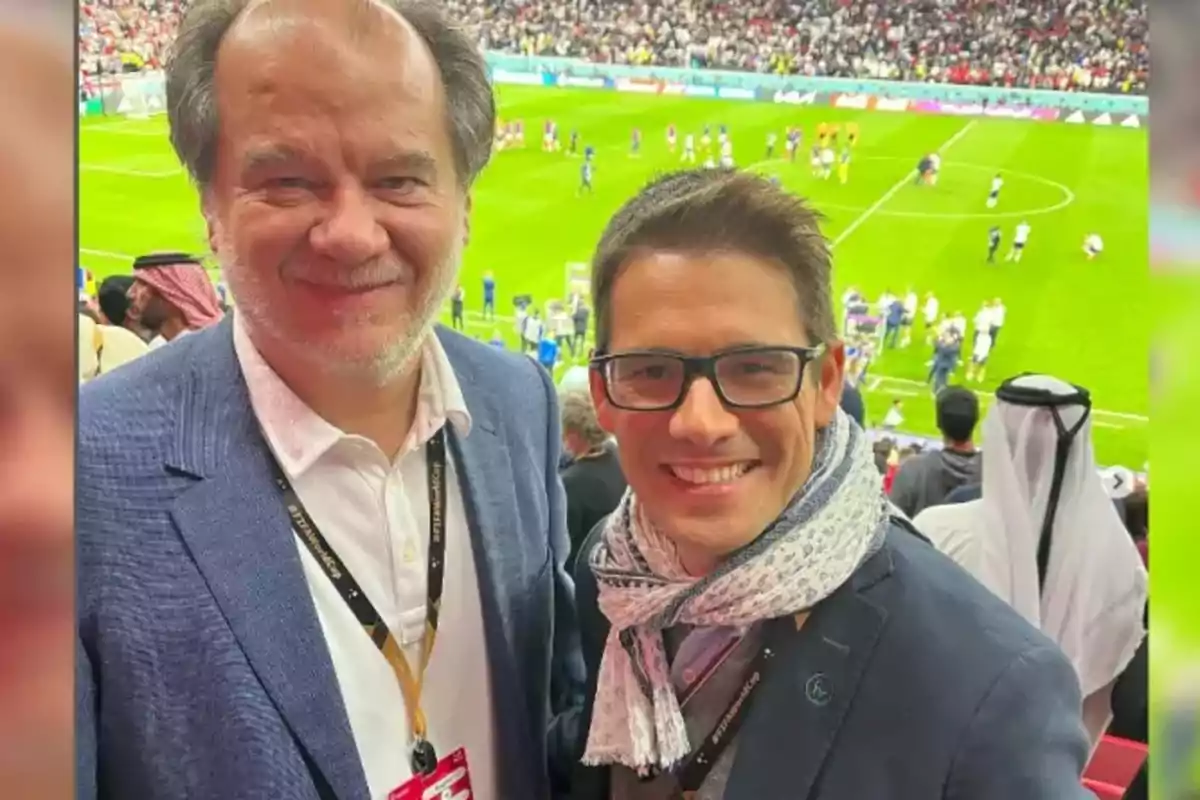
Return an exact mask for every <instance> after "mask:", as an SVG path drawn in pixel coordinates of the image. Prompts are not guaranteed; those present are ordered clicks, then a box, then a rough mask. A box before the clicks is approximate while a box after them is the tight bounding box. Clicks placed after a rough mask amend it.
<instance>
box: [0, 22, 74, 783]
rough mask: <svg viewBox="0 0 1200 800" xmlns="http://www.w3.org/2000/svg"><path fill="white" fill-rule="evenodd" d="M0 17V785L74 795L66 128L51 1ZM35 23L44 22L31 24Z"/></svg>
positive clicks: (70, 232) (64, 39)
mask: <svg viewBox="0 0 1200 800" xmlns="http://www.w3.org/2000/svg"><path fill="white" fill-rule="evenodd" d="M6 11H8V14H7V15H6V16H5V17H4V19H3V21H2V24H0V75H3V77H2V78H0V91H3V100H4V113H5V115H6V119H5V122H4V147H3V148H0V181H2V182H3V186H4V192H3V194H2V195H0V247H2V248H3V251H4V258H3V259H0V279H2V280H3V282H4V285H5V287H6V291H4V292H2V293H0V386H3V390H2V393H3V411H2V412H0V426H2V429H3V432H2V433H0V439H2V440H3V447H0V672H3V678H2V679H0V787H3V788H2V789H0V794H2V795H3V796H4V797H5V798H13V800H16V798H22V799H24V798H29V800H40V799H41V798H66V797H73V796H74V792H73V788H74V787H73V773H72V769H71V764H72V750H73V738H74V737H73V736H72V733H73V729H74V728H73V719H72V717H73V713H74V708H73V706H74V703H73V700H72V698H73V692H72V685H73V683H74V678H73V675H74V664H73V662H74V657H73V652H74V649H75V646H74V642H75V621H74V617H75V614H74V602H73V597H72V595H73V591H72V590H73V586H74V580H73V562H74V553H75V542H74V537H73V532H72V524H73V516H74V498H73V493H74V480H73V474H74V463H73V462H74V452H73V450H74V443H75V390H76V387H77V382H76V378H75V364H74V361H75V341H74V333H75V316H74V315H73V313H72V311H71V307H70V306H67V305H66V304H65V303H61V304H60V302H59V299H61V300H66V298H68V297H70V296H71V293H72V291H73V288H72V287H73V283H74V281H73V278H72V271H73V270H72V267H73V266H74V263H75V259H76V257H77V253H76V251H75V214H74V211H75V192H74V189H75V176H74V166H73V163H74V153H75V144H74V137H73V132H74V130H75V120H74V111H73V103H72V93H73V92H72V88H71V73H72V67H71V53H70V50H69V47H70V44H69V38H68V36H66V35H65V34H66V31H67V30H68V29H69V27H68V26H69V25H70V22H69V20H70V19H71V10H70V8H69V7H68V6H67V5H66V4H65V3H64V4H52V3H38V4H32V3H31V4H26V5H13V4H9V5H8V6H7V7H6ZM43 25H44V26H45V28H43V27H42V26H43Z"/></svg>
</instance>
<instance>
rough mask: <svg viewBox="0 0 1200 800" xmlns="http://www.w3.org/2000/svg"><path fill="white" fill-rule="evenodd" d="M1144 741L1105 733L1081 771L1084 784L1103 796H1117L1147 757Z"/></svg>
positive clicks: (1131, 781) (1116, 799)
mask: <svg viewBox="0 0 1200 800" xmlns="http://www.w3.org/2000/svg"><path fill="white" fill-rule="evenodd" d="M1147 752H1148V751H1147V747H1146V745H1144V744H1142V743H1141V742H1131V741H1129V740H1128V739H1118V738H1117V737H1116V736H1105V737H1104V738H1103V739H1101V740H1100V746H1099V747H1097V748H1096V754H1095V755H1093V756H1092V761H1091V763H1090V764H1088V766H1087V769H1085V770H1084V771H1083V778H1084V780H1083V784H1084V786H1087V787H1088V788H1089V789H1091V790H1092V791H1093V792H1095V793H1096V794H1097V796H1099V797H1102V798H1110V797H1111V798H1114V799H1115V800H1120V798H1121V796H1122V795H1124V794H1125V790H1126V789H1128V788H1129V784H1131V783H1133V779H1134V778H1135V777H1137V774H1138V770H1140V769H1141V768H1142V764H1144V763H1145V761H1146V754H1147Z"/></svg>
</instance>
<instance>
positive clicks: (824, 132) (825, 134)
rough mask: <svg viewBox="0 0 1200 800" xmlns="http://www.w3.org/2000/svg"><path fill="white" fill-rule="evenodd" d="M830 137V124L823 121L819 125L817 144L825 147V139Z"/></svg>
mask: <svg viewBox="0 0 1200 800" xmlns="http://www.w3.org/2000/svg"><path fill="white" fill-rule="evenodd" d="M828 138H829V126H828V125H826V124H825V123H824V122H822V123H821V124H820V125H818V126H817V146H819V147H825V140H826V139H828Z"/></svg>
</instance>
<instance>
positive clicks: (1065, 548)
mask: <svg viewBox="0 0 1200 800" xmlns="http://www.w3.org/2000/svg"><path fill="white" fill-rule="evenodd" d="M1090 412H1091V399H1090V397H1089V396H1088V393H1087V391H1086V390H1084V389H1080V388H1079V387H1076V386H1072V385H1071V384H1068V383H1065V382H1063V381H1060V380H1058V379H1056V378H1052V377H1048V376H1043V375H1025V376H1021V377H1018V378H1013V379H1010V380H1008V381H1005V383H1004V384H1002V385H1001V387H1000V389H999V390H997V392H996V402H995V403H994V404H993V406H992V409H991V411H990V412H989V413H988V417H987V420H986V421H985V422H984V435H983V459H984V462H985V463H984V468H983V497H982V499H980V500H977V501H972V502H969V503H960V504H955V505H944V506H936V507H933V508H930V509H927V510H926V511H925V512H923V513H922V514H920V515H919V516H918V517H917V518H916V519H915V520H914V523H915V524H916V526H917V528H918V529H919V530H920V531H921V532H922V533H924V534H925V535H926V536H928V537H929V538H930V540H932V541H933V543H934V544H935V545H936V546H937V547H938V549H940V550H941V551H942V552H944V553H946V555H948V556H950V557H951V558H953V559H954V560H955V561H956V562H958V563H959V564H960V565H962V567H963V568H964V569H966V570H967V571H968V572H970V573H971V574H972V575H974V576H975V577H976V578H978V579H979V581H980V582H981V583H983V585H984V586H986V587H988V588H989V589H991V590H992V592H994V593H995V594H996V595H997V596H998V597H1000V598H1001V599H1002V600H1004V601H1005V602H1007V603H1009V604H1010V605H1012V607H1013V608H1015V609H1016V610H1017V612H1018V613H1020V614H1021V616H1023V617H1024V618H1025V619H1027V620H1028V621H1029V622H1030V623H1032V624H1033V625H1036V626H1038V627H1039V628H1041V630H1042V631H1043V632H1044V633H1045V634H1046V635H1048V636H1050V637H1051V638H1052V639H1054V640H1055V641H1056V642H1057V643H1058V644H1059V646H1060V647H1061V648H1062V649H1063V652H1065V653H1066V654H1067V656H1068V657H1069V658H1070V659H1071V662H1072V663H1073V664H1074V665H1075V669H1076V671H1077V672H1078V675H1079V683H1080V686H1081V687H1082V691H1083V697H1084V704H1083V713H1084V724H1085V726H1086V728H1087V730H1088V734H1089V736H1090V739H1091V743H1092V746H1093V747H1095V745H1096V744H1097V743H1098V742H1099V740H1100V737H1101V735H1102V734H1103V733H1104V731H1105V730H1106V729H1107V728H1108V726H1109V723H1110V722H1111V720H1112V707H1111V692H1112V689H1113V685H1114V682H1115V681H1116V680H1117V678H1118V677H1119V676H1120V675H1121V673H1122V672H1123V671H1124V670H1125V668H1126V666H1127V665H1128V664H1129V663H1130V660H1131V659H1132V658H1133V655H1134V653H1135V651H1136V650H1137V649H1138V645H1139V644H1140V643H1141V642H1142V639H1143V637H1144V636H1145V627H1144V614H1145V609H1146V570H1145V568H1144V567H1143V565H1142V563H1141V559H1140V558H1139V557H1138V553H1137V551H1136V549H1135V548H1134V546H1133V543H1132V542H1131V541H1130V538H1129V534H1128V533H1127V532H1126V531H1125V530H1124V526H1123V525H1122V524H1121V520H1120V518H1119V517H1118V516H1117V512H1116V509H1115V508H1114V506H1113V503H1112V500H1111V499H1110V498H1109V496H1108V494H1107V493H1106V492H1105V490H1104V485H1103V483H1102V481H1101V478H1100V474H1099V470H1098V469H1097V467H1096V460H1095V455H1094V453H1093V450H1092V434H1091V421H1090ZM1054 487H1059V489H1058V491H1057V492H1056V490H1055V488H1054Z"/></svg>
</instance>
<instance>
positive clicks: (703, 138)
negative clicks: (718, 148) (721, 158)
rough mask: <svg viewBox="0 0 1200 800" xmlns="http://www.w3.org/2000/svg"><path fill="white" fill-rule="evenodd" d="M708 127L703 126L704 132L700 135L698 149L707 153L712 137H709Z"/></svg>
mask: <svg viewBox="0 0 1200 800" xmlns="http://www.w3.org/2000/svg"><path fill="white" fill-rule="evenodd" d="M709 130H710V128H709V126H708V125H705V126H704V132H703V133H701V134H700V149H701V150H703V151H704V152H705V153H708V151H709V150H711V149H712V136H710V135H709Z"/></svg>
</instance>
